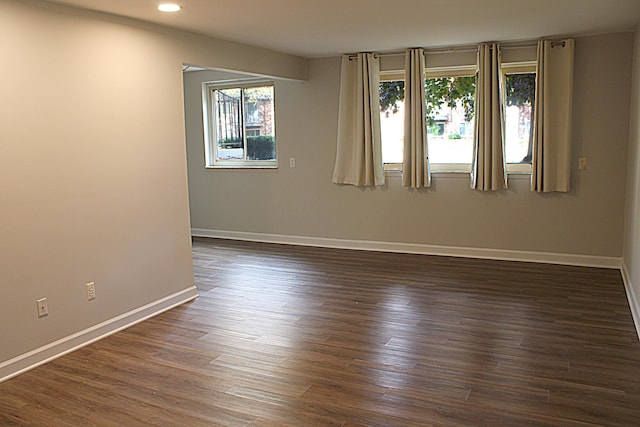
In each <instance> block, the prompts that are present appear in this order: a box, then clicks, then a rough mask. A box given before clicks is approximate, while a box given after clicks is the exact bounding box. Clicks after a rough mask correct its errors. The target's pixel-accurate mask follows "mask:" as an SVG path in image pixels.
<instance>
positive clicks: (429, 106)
mask: <svg viewBox="0 0 640 427" xmlns="http://www.w3.org/2000/svg"><path fill="white" fill-rule="evenodd" d="M535 71H536V66H535V62H526V63H513V64H503V79H504V81H503V82H504V90H505V117H504V124H505V157H506V163H507V172H509V173H514V172H515V173H530V172H531V147H532V142H533V128H532V123H533V113H534V111H533V107H534V105H535V102H534V97H535V79H536V73H535ZM475 72H476V69H475V65H474V66H464V67H452V68H443V69H431V70H427V71H426V73H425V74H426V78H425V98H426V99H425V101H426V110H427V117H426V126H427V137H428V141H429V142H428V143H429V163H430V165H431V171H432V172H439V171H440V172H469V171H470V169H471V162H472V157H473V137H474V116H475V89H476V76H475ZM380 109H381V112H380V126H381V131H382V160H383V162H384V166H385V170H402V157H403V155H402V152H403V147H404V81H403V80H402V79H401V76H399V75H398V74H388V75H384V74H383V75H382V76H381V83H380Z"/></svg>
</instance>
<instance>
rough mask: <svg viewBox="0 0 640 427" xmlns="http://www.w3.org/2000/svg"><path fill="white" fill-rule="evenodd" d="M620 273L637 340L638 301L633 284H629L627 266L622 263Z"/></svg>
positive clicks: (639, 323)
mask: <svg viewBox="0 0 640 427" xmlns="http://www.w3.org/2000/svg"><path fill="white" fill-rule="evenodd" d="M620 272H621V273H622V281H623V282H624V289H625V290H626V291H627V299H628V300H629V307H630V308H631V316H632V317H633V323H634V324H635V325H636V332H637V333H638V339H640V300H639V299H638V296H637V295H636V293H635V291H634V290H633V289H634V287H633V283H631V276H630V275H629V269H628V268H627V264H626V263H625V262H624V260H623V262H622V267H621V268H620Z"/></svg>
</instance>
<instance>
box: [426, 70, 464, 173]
mask: <svg viewBox="0 0 640 427" xmlns="http://www.w3.org/2000/svg"><path fill="white" fill-rule="evenodd" d="M475 94H476V78H475V76H473V77H441V78H432V79H426V80H425V97H426V106H427V140H428V144H429V161H430V162H431V163H471V158H472V156H473V127H474V121H473V119H474V112H475V111H474V102H475Z"/></svg>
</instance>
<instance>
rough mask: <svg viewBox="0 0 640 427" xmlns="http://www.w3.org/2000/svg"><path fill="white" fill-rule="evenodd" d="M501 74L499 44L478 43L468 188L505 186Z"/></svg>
mask: <svg viewBox="0 0 640 427" xmlns="http://www.w3.org/2000/svg"><path fill="white" fill-rule="evenodd" d="M500 74H501V71H500V47H499V45H498V44H496V43H491V44H490V43H483V44H481V45H480V46H479V47H478V78H477V82H476V124H475V138H474V147H473V165H472V169H471V188H474V189H476V190H482V191H494V190H502V189H504V188H507V174H506V165H505V161H504V129H503V126H502V123H503V120H502V117H503V101H502V94H503V91H502V90H501V89H502V88H501V81H502V79H501V75H500Z"/></svg>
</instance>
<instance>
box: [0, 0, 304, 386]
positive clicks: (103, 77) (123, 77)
mask: <svg viewBox="0 0 640 427" xmlns="http://www.w3.org/2000/svg"><path fill="white" fill-rule="evenodd" d="M0 52H2V56H1V59H0V76H1V78H0V195H1V199H2V201H1V203H0V218H1V221H0V236H1V238H0V367H2V362H5V361H7V360H9V359H11V358H14V357H16V356H20V355H22V354H24V353H26V352H29V351H31V350H34V349H36V348H39V347H41V346H44V345H46V344H49V343H51V342H53V341H55V340H58V339H62V338H64V337H68V336H70V335H71V334H75V333H77V332H79V331H83V330H85V329H86V328H89V327H92V326H94V325H96V324H98V323H100V322H104V321H108V320H109V319H113V318H116V317H117V316H120V315H121V314H123V313H126V312H129V311H131V310H135V309H137V308H140V307H142V306H144V305H145V304H149V303H151V302H154V301H157V300H160V299H162V298H164V297H166V296H168V295H172V294H175V293H177V292H179V291H181V290H185V289H189V288H192V287H193V271H192V264H191V243H190V232H189V212H188V196H187V179H186V178H187V171H186V156H185V140H184V129H185V127H184V118H183V112H184V110H183V93H182V88H183V86H182V63H183V62H197V63H200V64H205V65H209V66H220V67H232V68H237V69H242V70H244V71H249V72H254V73H264V74H275V75H279V76H282V77H286V78H304V77H306V67H307V64H306V60H303V59H301V58H295V57H291V56H287V55H282V54H276V53H273V52H269V51H261V50H259V49H256V48H252V47H247V46H243V45H238V44H233V43H228V42H221V41H216V40H213V39H207V38H204V37H201V36H195V35H192V34H188V33H183V32H179V31H173V30H168V29H163V28H160V27H154V26H151V25H147V24H139V23H137V22H135V21H131V20H125V19H119V18H115V17H111V16H107V15H99V14H93V13H89V12H83V11H76V10H73V9H68V8H65V7H60V6H56V5H52V4H48V3H43V2H38V1H30V0H20V1H12V0H0ZM89 281H95V284H96V290H97V298H96V299H95V300H94V301H91V302H88V301H87V298H86V293H85V288H84V284H85V283H86V282H89ZM42 297H46V298H47V299H48V303H49V316H47V317H45V318H42V319H39V318H38V317H37V315H36V299H38V298H42ZM1 374H2V371H1V370H0V377H2V375H1Z"/></svg>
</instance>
